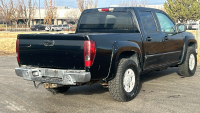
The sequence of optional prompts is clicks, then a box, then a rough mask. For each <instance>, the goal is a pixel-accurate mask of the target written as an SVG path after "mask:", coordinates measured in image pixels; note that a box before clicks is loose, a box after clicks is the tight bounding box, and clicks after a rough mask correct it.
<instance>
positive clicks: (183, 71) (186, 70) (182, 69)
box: [178, 46, 197, 77]
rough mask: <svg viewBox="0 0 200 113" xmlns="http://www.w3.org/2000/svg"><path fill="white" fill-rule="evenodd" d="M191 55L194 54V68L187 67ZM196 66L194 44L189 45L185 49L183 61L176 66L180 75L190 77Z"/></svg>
mask: <svg viewBox="0 0 200 113" xmlns="http://www.w3.org/2000/svg"><path fill="white" fill-rule="evenodd" d="M191 55H194V60H195V61H194V68H190V67H189V64H190V63H189V59H190V57H191ZM196 67H197V54H196V51H195V48H194V46H189V47H188V49H187V53H186V58H185V61H184V62H183V63H182V64H181V65H179V66H178V69H179V73H180V75H181V76H184V77H191V76H193V75H194V74H195V72H196Z"/></svg>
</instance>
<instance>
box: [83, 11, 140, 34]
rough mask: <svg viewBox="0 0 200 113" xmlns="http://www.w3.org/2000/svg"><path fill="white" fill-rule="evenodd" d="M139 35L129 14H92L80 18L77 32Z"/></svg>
mask: <svg viewBox="0 0 200 113" xmlns="http://www.w3.org/2000/svg"><path fill="white" fill-rule="evenodd" d="M80 31H82V32H87V31H89V32H97V31H99V32H101V33H104V32H105V33H139V31H138V29H137V27H136V24H135V23H134V22H133V18H132V14H131V13H129V12H94V13H86V14H84V15H83V16H82V18H81V21H80V26H79V32H80Z"/></svg>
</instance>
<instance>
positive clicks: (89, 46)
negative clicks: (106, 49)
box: [84, 40, 96, 67]
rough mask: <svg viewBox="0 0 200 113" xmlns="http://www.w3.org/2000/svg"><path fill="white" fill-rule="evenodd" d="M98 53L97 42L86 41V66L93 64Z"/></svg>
mask: <svg viewBox="0 0 200 113" xmlns="http://www.w3.org/2000/svg"><path fill="white" fill-rule="evenodd" d="M95 53H96V44H95V42H94V41H89V40H87V41H84V61H85V67H90V66H92V64H93V61H94V57H95Z"/></svg>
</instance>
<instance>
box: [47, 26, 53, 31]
mask: <svg viewBox="0 0 200 113" xmlns="http://www.w3.org/2000/svg"><path fill="white" fill-rule="evenodd" d="M52 26H53V25H47V26H46V27H45V31H51V28H52Z"/></svg>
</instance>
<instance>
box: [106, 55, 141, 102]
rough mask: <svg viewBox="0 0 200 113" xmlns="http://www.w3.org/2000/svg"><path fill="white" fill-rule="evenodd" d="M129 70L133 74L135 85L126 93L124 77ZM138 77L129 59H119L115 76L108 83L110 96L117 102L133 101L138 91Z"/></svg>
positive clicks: (135, 66) (135, 68)
mask: <svg viewBox="0 0 200 113" xmlns="http://www.w3.org/2000/svg"><path fill="white" fill-rule="evenodd" d="M129 69H131V70H132V71H133V72H134V73H135V84H134V87H133V89H132V90H131V91H129V92H127V91H126V90H125V88H124V87H125V85H124V76H125V72H126V71H127V70H129ZM139 83H140V77H139V74H138V67H137V65H136V63H135V62H134V61H133V60H131V59H124V58H123V59H121V60H120V62H119V65H118V69H117V72H116V76H115V78H114V79H112V80H110V81H109V82H108V88H109V92H110V95H111V96H112V97H113V98H114V99H115V100H117V101H120V102H126V101H130V100H132V99H134V98H135V97H136V96H137V94H138V91H139ZM129 87H130V86H129Z"/></svg>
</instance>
